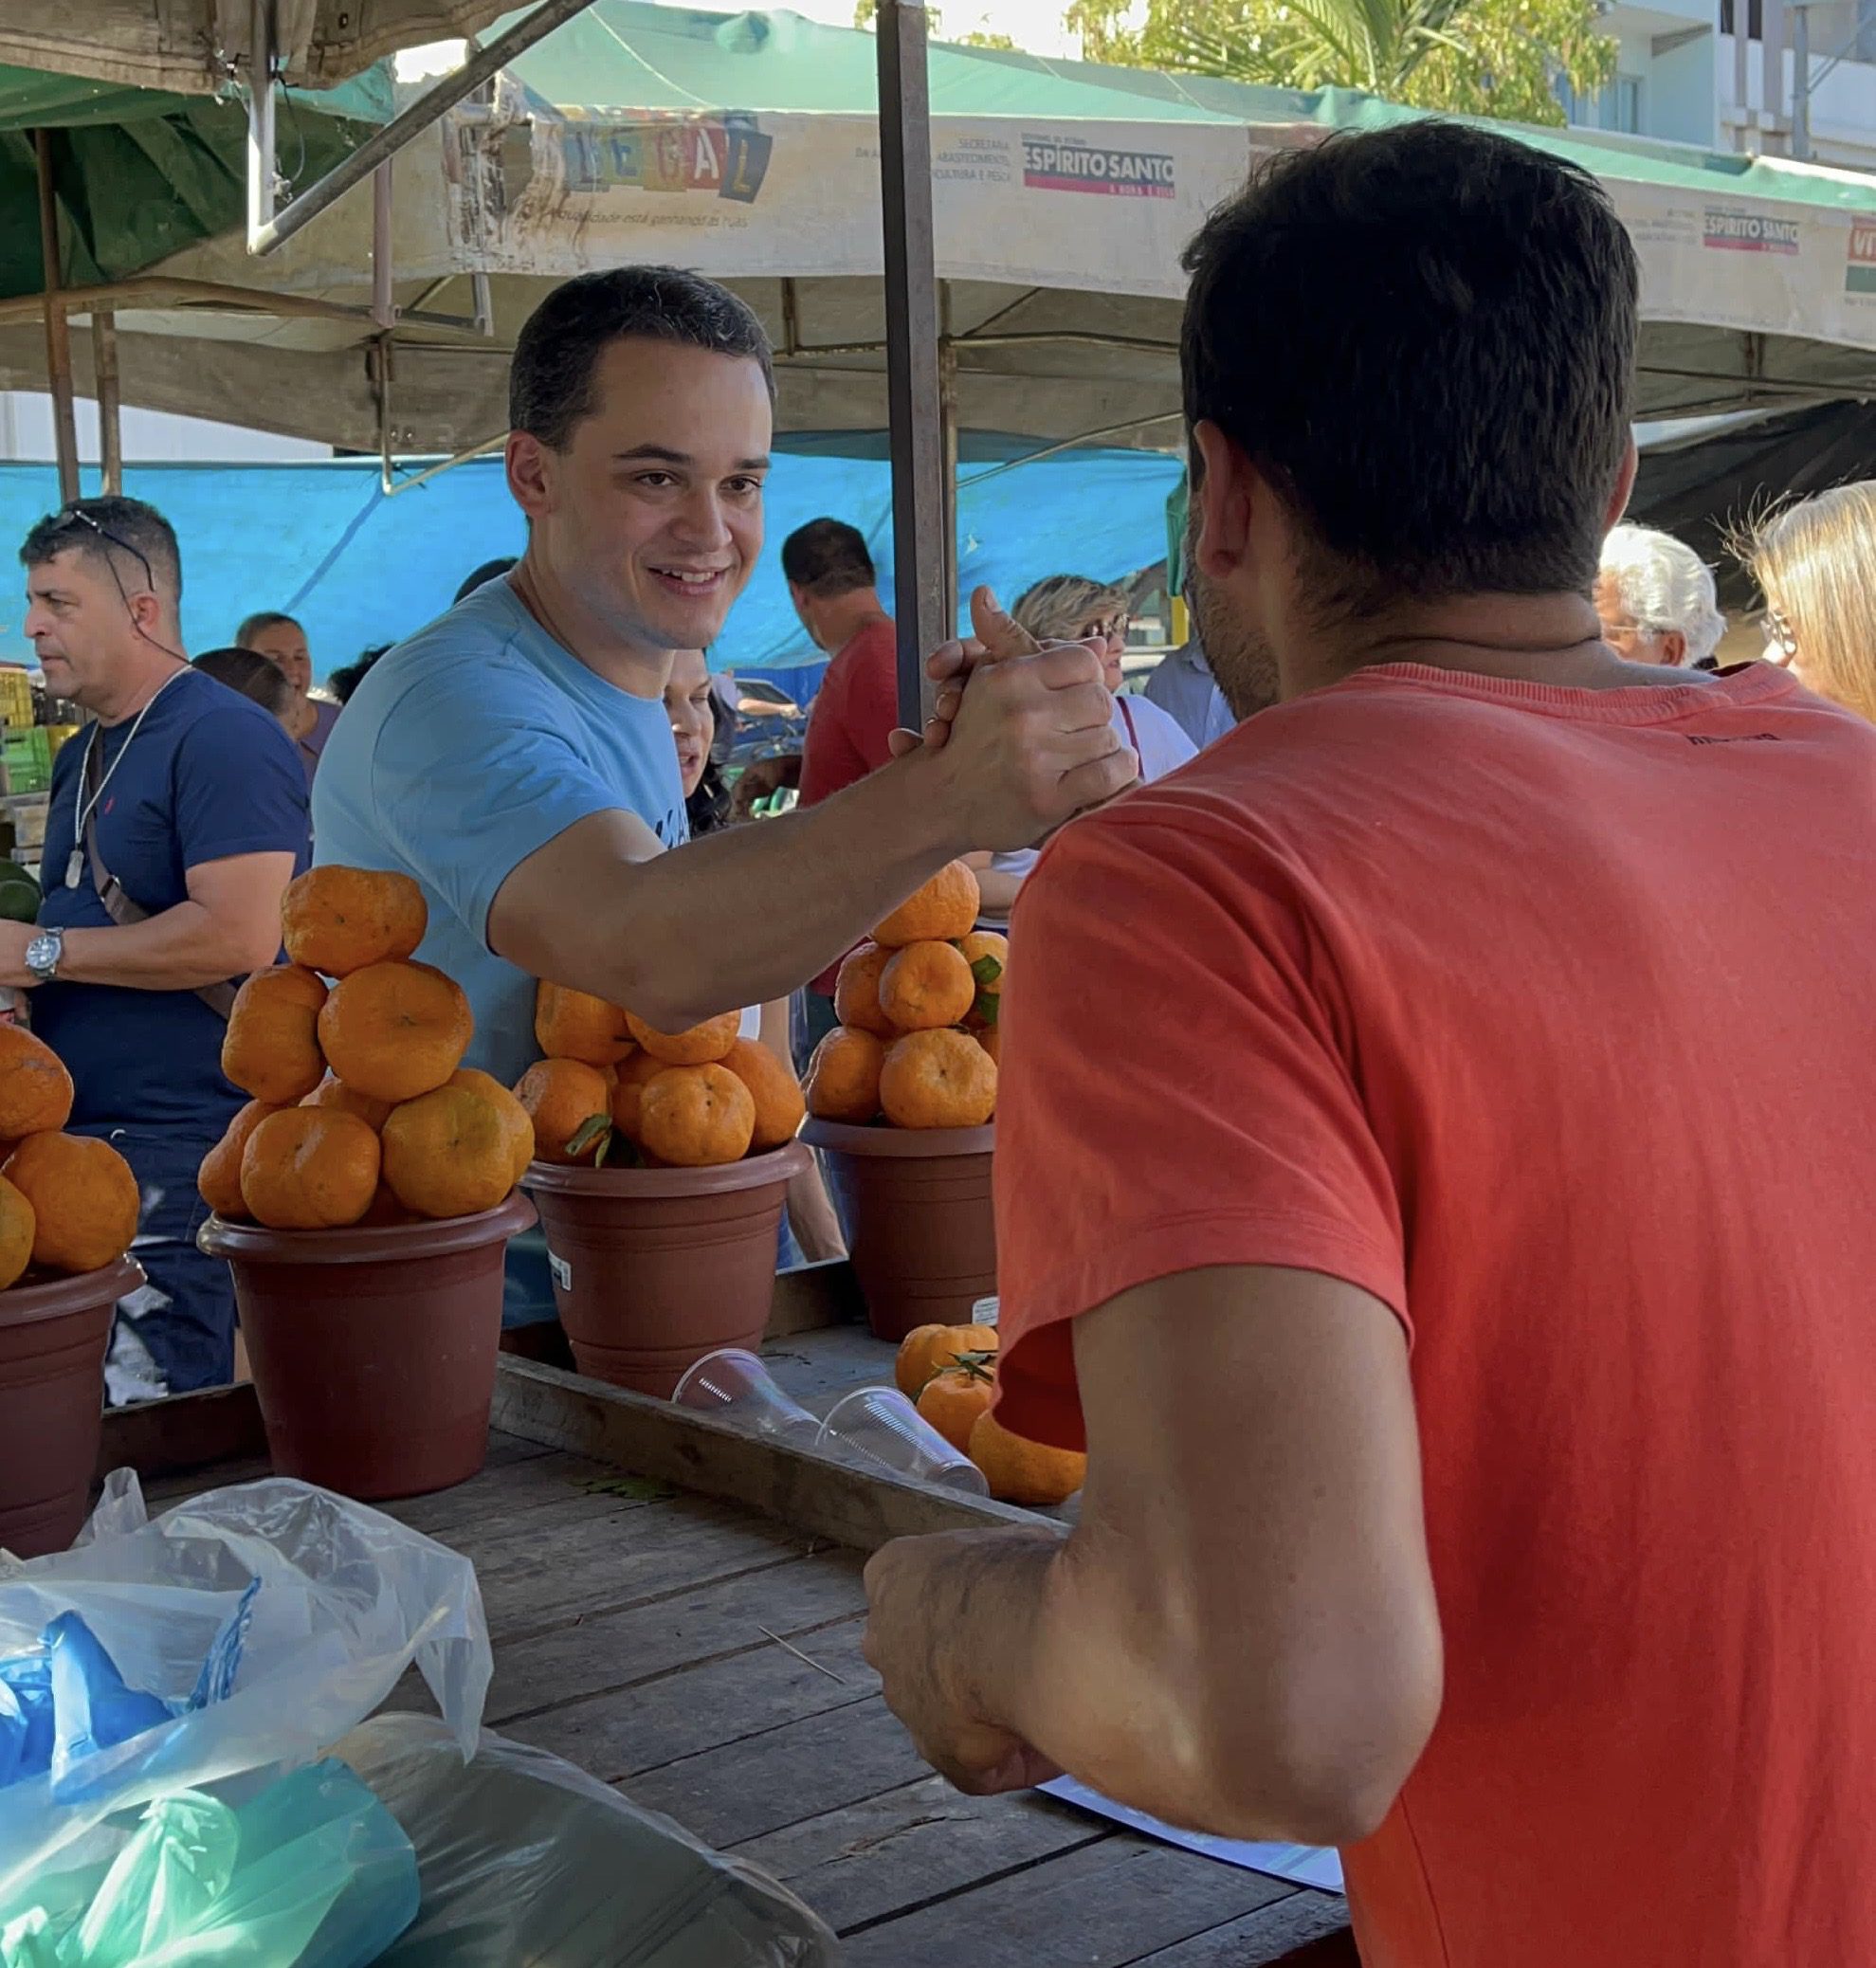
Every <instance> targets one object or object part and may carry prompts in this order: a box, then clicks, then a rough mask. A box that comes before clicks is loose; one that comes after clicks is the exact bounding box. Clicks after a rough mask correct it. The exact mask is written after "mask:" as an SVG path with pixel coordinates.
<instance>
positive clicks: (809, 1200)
mask: <svg viewBox="0 0 1876 1968" xmlns="http://www.w3.org/2000/svg"><path fill="white" fill-rule="evenodd" d="M761 1038H762V1043H763V1044H764V1045H765V1046H766V1047H768V1048H769V1050H770V1051H771V1052H773V1053H774V1055H775V1057H776V1058H777V1059H779V1060H780V1061H781V1062H782V1064H783V1065H784V1066H787V1067H788V1069H789V1070H790V1071H791V1072H792V1071H793V1070H794V1061H793V1058H792V1047H791V1045H790V1042H789V1030H788V999H787V998H785V997H776V998H771V999H770V1000H769V1002H768V1003H767V1004H765V1005H764V1006H763V1007H762V1030H761ZM788 1220H789V1228H790V1229H791V1230H793V1232H794V1241H795V1242H796V1243H797V1244H799V1245H800V1246H801V1254H802V1256H803V1257H805V1258H806V1259H807V1260H808V1262H809V1263H810V1264H811V1265H816V1264H820V1263H822V1262H824V1261H825V1260H826V1259H828V1258H830V1257H845V1256H846V1255H847V1245H846V1243H845V1241H844V1240H843V1239H842V1237H841V1233H840V1218H839V1217H838V1216H836V1215H835V1214H834V1206H833V1201H832V1199H831V1198H830V1197H829V1194H828V1185H827V1182H826V1181H825V1180H824V1179H823V1177H822V1175H821V1164H820V1162H819V1161H818V1160H811V1161H810V1163H809V1165H808V1166H807V1167H806V1168H805V1169H803V1170H802V1172H801V1173H800V1175H795V1176H793V1177H792V1178H791V1179H790V1182H789V1185H788Z"/></svg>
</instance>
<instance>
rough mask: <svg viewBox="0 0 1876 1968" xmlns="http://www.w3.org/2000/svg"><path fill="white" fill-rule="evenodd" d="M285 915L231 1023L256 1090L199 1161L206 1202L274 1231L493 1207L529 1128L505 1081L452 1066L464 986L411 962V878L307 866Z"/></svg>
mask: <svg viewBox="0 0 1876 1968" xmlns="http://www.w3.org/2000/svg"><path fill="white" fill-rule="evenodd" d="M281 921H282V932H283V941H284V943H285V946H286V954H287V957H288V961H287V962H286V963H284V964H282V965H280V966H278V967H277V968H275V969H273V970H268V971H257V972H256V973H255V974H254V975H253V976H251V977H249V978H248V980H247V982H246V984H244V985H243V986H242V987H241V990H240V993H238V994H237V996H236V998H235V1001H234V1009H233V1011H231V1012H230V1013H229V1015H228V1036H227V1038H226V1040H225V1041H224V1042H223V1046H222V1070H223V1072H225V1073H226V1074H227V1075H228V1078H229V1079H230V1080H232V1081H233V1082H234V1084H236V1085H237V1086H239V1087H240V1088H241V1089H242V1091H243V1092H244V1093H247V1094H251V1095H252V1096H253V1098H252V1099H251V1100H250V1101H249V1102H248V1103H247V1104H246V1106H245V1107H243V1108H242V1110H241V1111H240V1113H238V1114H237V1115H236V1116H235V1117H234V1120H233V1121H231V1122H230V1123H229V1126H228V1133H227V1134H226V1135H224V1136H223V1137H222V1139H221V1140H220V1141H219V1142H218V1143H217V1144H216V1145H215V1146H214V1147H213V1148H211V1149H210V1150H209V1154H208V1156H207V1157H206V1158H205V1159H204V1161H203V1163H202V1169H201V1174H200V1175H199V1177H198V1186H199V1187H200V1189H201V1192H202V1196H203V1199H204V1201H206V1202H207V1203H208V1204H209V1208H210V1209H212V1210H213V1211H214V1212H215V1213H216V1214H217V1215H219V1216H221V1217H223V1218H225V1219H226V1220H227V1221H229V1222H233V1223H242V1222H250V1221H251V1222H257V1223H261V1224H264V1225H265V1226H266V1227H267V1228H268V1229H269V1230H339V1229H343V1228H345V1227H347V1226H349V1225H352V1224H370V1225H387V1224H398V1223H412V1222H416V1221H418V1220H420V1219H422V1218H438V1217H448V1216H473V1215H476V1214H479V1213H480V1212H483V1211H484V1210H492V1209H494V1208H495V1207H496V1206H497V1205H498V1204H499V1203H500V1202H501V1201H502V1199H503V1198H504V1197H505V1196H506V1195H507V1194H509V1192H510V1191H511V1190H513V1188H514V1187H515V1185H516V1183H517V1182H519V1180H520V1177H521V1174H522V1172H523V1171H524V1170H525V1169H526V1167H527V1165H528V1162H529V1160H530V1159H531V1158H532V1157H533V1154H534V1130H533V1128H532V1127H531V1126H530V1124H529V1121H528V1117H527V1115H526V1114H525V1113H524V1112H523V1111H522V1108H521V1104H520V1102H519V1101H518V1100H516V1098H515V1096H514V1095H513V1094H512V1093H510V1092H509V1091H508V1089H507V1088H506V1087H505V1086H503V1085H501V1083H500V1082H499V1081H496V1080H492V1079H490V1078H489V1076H488V1075H487V1074H486V1073H479V1072H475V1071H473V1070H468V1069H464V1066H463V1055H464V1052H465V1051H466V1050H467V1049H468V1044H469V1039H470V1037H471V1035H472V1033H473V1031H474V1029H475V1028H474V1021H473V1019H472V1018H471V1016H470V1013H469V1001H468V999H467V998H466V997H465V996H464V993H463V990H462V987H461V986H460V985H459V984H457V983H456V981H455V980H454V979H453V978H450V977H446V976H445V975H443V973H442V972H441V971H439V970H434V969H432V968H431V967H430V966H429V965H428V964H427V963H412V962H411V961H410V957H411V954H412V952H414V951H415V949H416V948H417V945H418V944H419V943H421V942H422V941H423V939H424V931H425V929H426V927H427V926H428V911H427V910H426V908H425V905H424V898H423V893H422V891H421V890H420V889H419V888H418V886H417V884H415V883H414V882H412V881H411V880H410V877H409V876H408V875H397V874H389V873H384V872H381V871H378V870H375V869H369V868H355V867H318V868H314V869H313V870H312V871H311V872H310V873H308V874H304V875H301V877H300V878H299V880H298V881H296V882H294V883H293V884H292V885H291V886H290V887H289V888H288V889H287V891H286V895H285V898H284V900H283V901H282V905H281ZM328 977H330V978H332V979H333V980H334V982H333V983H332V985H331V986H330V988H328V986H327V984H326V982H325V979H326V978H328Z"/></svg>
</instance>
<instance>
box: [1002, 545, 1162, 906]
mask: <svg viewBox="0 0 1876 1968" xmlns="http://www.w3.org/2000/svg"><path fill="white" fill-rule="evenodd" d="M1010 612H1011V615H1012V616H1013V617H1014V619H1015V620H1016V622H1017V623H1018V624H1019V625H1020V626H1021V627H1022V628H1024V629H1028V630H1029V633H1030V634H1031V635H1032V636H1034V637H1035V639H1036V640H1037V641H1038V642H1040V643H1049V642H1062V643H1081V642H1085V643H1095V644H1097V645H1098V646H1099V647H1100V648H1101V652H1102V674H1103V676H1104V677H1105V679H1106V683H1107V687H1108V689H1109V690H1111V691H1112V692H1113V693H1114V728H1115V730H1116V731H1117V732H1118V733H1119V734H1120V740H1121V742H1122V743H1123V744H1125V745H1128V746H1131V747H1132V749H1133V750H1134V751H1135V752H1136V753H1137V754H1138V756H1139V762H1140V779H1141V781H1142V782H1144V781H1145V780H1148V779H1158V778H1163V777H1164V776H1165V775H1166V774H1168V773H1170V772H1173V771H1175V769H1176V768H1177V767H1179V766H1182V765H1183V764H1185V762H1186V760H1187V759H1188V758H1194V757H1196V756H1198V747H1197V746H1196V745H1194V744H1193V741H1192V739H1191V738H1189V737H1187V735H1186V731H1185V727H1184V726H1183V725H1182V724H1180V723H1179V721H1178V720H1177V719H1175V717H1174V716H1173V715H1172V713H1171V712H1169V711H1162V710H1161V709H1160V708H1159V706H1158V705H1157V703H1153V702H1149V701H1148V700H1147V699H1146V698H1144V697H1133V696H1125V695H1122V694H1121V691H1120V683H1121V670H1120V659H1121V657H1122V656H1123V655H1124V654H1125V653H1126V647H1127V623H1128V619H1129V610H1128V605H1127V594H1126V590H1125V589H1123V588H1116V587H1113V586H1110V585H1109V584H1108V583H1107V582H1105V581H1092V580H1089V579H1088V577H1087V576H1086V575H1085V574H1050V575H1049V576H1048V578H1047V580H1042V581H1038V582H1037V583H1036V584H1035V586H1034V587H1033V588H1029V589H1028V590H1026V591H1025V592H1024V593H1023V594H1022V595H1021V596H1020V597H1019V598H1018V600H1017V602H1016V606H1015V607H1014V608H1013V609H1011V610H1010ZM971 859H972V866H974V867H975V868H976V870H977V884H978V886H979V887H980V888H981V889H982V890H983V912H984V917H985V920H987V921H993V922H1002V921H1004V920H1007V919H1008V917H1009V914H1010V910H1011V904H1012V903H1013V902H1015V900H1016V891H1017V889H1019V888H1020V887H1021V886H1022V885H1023V882H1024V880H1025V878H1026V877H1027V876H1028V874H1029V870H1030V869H1031V868H1032V867H1033V866H1035V865H1036V850H1035V849H1034V848H1033V847H1026V848H1023V849H1021V850H1019V851H1017V852H1015V853H1010V854H979V855H974V856H972V857H971Z"/></svg>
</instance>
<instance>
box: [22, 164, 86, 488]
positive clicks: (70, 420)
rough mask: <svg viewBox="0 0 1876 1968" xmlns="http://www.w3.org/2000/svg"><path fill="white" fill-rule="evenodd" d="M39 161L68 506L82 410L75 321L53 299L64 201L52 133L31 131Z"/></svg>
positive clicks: (50, 374) (50, 356) (57, 424)
mask: <svg viewBox="0 0 1876 1968" xmlns="http://www.w3.org/2000/svg"><path fill="white" fill-rule="evenodd" d="M32 149H33V155H34V157H35V159H36V160H37V162H38V165H39V247H40V254H41V257H42V259H43V261H44V264H45V267H46V304H45V314H46V382H47V384H48V385H49V387H50V389H51V392H52V430H53V436H54V439H55V441H56V443H57V445H58V452H59V497H60V499H61V500H62V501H64V503H65V504H66V505H69V504H70V503H71V502H72V501H73V500H75V499H76V498H77V497H78V496H79V483H78V413H77V411H76V410H75V409H74V407H73V403H72V337H71V324H70V323H69V322H68V321H67V320H66V319H65V310H64V303H63V302H62V301H57V300H55V299H54V298H53V297H54V296H55V295H57V294H58V292H59V290H60V289H61V288H62V287H63V286H64V277H63V275H62V274H61V272H60V268H59V204H58V200H57V198H56V197H54V195H53V191H52V133H51V131H49V130H35V131H34V132H33V133H32Z"/></svg>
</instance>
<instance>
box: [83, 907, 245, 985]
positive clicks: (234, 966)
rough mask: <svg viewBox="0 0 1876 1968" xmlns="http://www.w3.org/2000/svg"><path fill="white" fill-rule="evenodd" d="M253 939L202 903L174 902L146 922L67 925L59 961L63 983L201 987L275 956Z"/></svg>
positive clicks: (234, 974)
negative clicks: (94, 926) (258, 952)
mask: <svg viewBox="0 0 1876 1968" xmlns="http://www.w3.org/2000/svg"><path fill="white" fill-rule="evenodd" d="M257 947H258V946H257V944H256V939H255V938H253V937H252V936H246V935H241V934H236V935H230V933H229V932H228V929H227V928H226V927H225V926H224V925H223V924H221V923H220V922H218V921H217V920H216V919H215V917H214V916H213V915H212V914H211V913H210V912H209V910H208V909H205V908H204V907H203V906H202V904H201V903H200V902H178V903H177V904H176V905H175V907H174V908H173V909H165V910H164V911H163V912H162V914H161V915H159V916H152V917H151V918H150V919H149V920H147V921H144V922H128V923H124V924H122V925H121V926H118V925H116V924H114V925H113V926H112V927H110V928H108V929H105V928H98V929H68V930H66V932H65V936H64V954H63V956H62V957H61V958H60V962H59V977H60V981H61V982H63V983H71V984H117V985H120V986H122V987H123V988H124V989H125V990H127V991H200V990H201V989H202V988H203V987H204V986H205V985H209V984H224V983H226V982H227V981H228V979H229V978H230V977H238V976H243V975H246V973H247V972H248V971H250V970H254V969H257V968H260V967H262V966H264V965H265V964H267V963H269V962H271V961H272V960H273V954H274V953H272V952H262V954H261V957H260V963H259V964H258V965H257V963H256V962H255V955H256V949H257Z"/></svg>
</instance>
